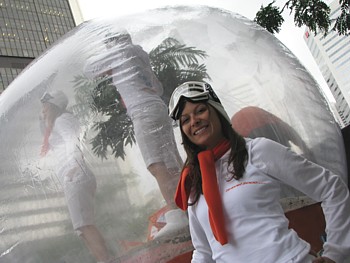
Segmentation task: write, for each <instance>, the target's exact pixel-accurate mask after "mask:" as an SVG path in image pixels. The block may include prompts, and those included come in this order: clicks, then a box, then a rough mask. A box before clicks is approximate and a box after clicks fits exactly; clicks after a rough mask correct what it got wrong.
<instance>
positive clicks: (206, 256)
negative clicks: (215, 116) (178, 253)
mask: <svg viewBox="0 0 350 263" xmlns="http://www.w3.org/2000/svg"><path fill="white" fill-rule="evenodd" d="M247 150H248V153H249V159H248V163H247V166H246V171H245V173H244V176H243V178H242V179H240V180H239V181H237V180H234V179H233V180H231V181H229V182H227V181H226V180H225V176H227V175H228V172H227V160H228V157H229V152H228V153H226V154H225V155H224V156H223V157H222V158H221V159H220V160H218V161H217V162H216V164H215V165H216V173H217V177H218V184H219V190H220V193H221V196H222V200H223V206H224V213H225V219H226V230H227V232H228V239H229V243H228V244H226V245H224V246H221V245H220V243H219V242H217V241H216V239H215V238H214V236H213V233H212V230H211V228H210V224H209V219H208V208H207V204H206V202H205V199H204V197H203V195H202V196H201V197H200V199H199V201H198V203H197V204H196V205H194V206H190V207H189V219H190V231H191V236H192V242H193V245H194V247H195V251H194V253H193V260H192V262H198V263H199V262H200V263H203V262H205V263H207V262H218V263H231V262H237V263H245V262H247V263H255V262H256V263H258V262H259V263H261V262H266V263H272V262H273V263H278V262H281V263H282V262H288V260H290V259H291V258H294V257H295V256H296V255H298V254H302V253H304V254H307V253H308V252H309V250H310V245H309V244H308V243H306V242H305V241H303V240H301V239H300V238H299V237H298V236H297V234H296V233H295V232H294V230H291V229H288V220H287V219H286V218H285V216H284V211H283V209H282V207H281V205H280V202H279V200H280V194H281V190H280V185H281V184H288V185H290V186H293V187H295V188H296V189H298V190H300V191H302V192H303V193H305V194H306V195H308V196H310V197H311V198H312V199H314V200H315V201H318V202H321V201H322V207H323V210H324V214H325V218H326V223H327V229H326V231H327V242H326V243H325V244H324V254H323V255H324V256H326V257H329V258H331V259H333V260H334V261H335V262H337V263H340V262H342V261H343V260H344V258H345V257H346V256H349V255H350V220H349V214H350V199H349V191H348V189H347V186H346V184H345V183H344V182H343V181H342V180H341V178H340V177H339V176H337V175H335V174H332V173H331V172H330V171H328V170H326V169H324V168H322V167H320V166H318V165H316V164H314V163H311V162H309V161H307V160H306V159H304V158H303V157H302V156H300V155H297V154H295V153H294V152H292V151H291V150H289V149H288V148H285V147H283V146H282V145H280V144H278V143H275V142H273V141H270V140H267V139H264V138H257V139H254V140H247Z"/></svg>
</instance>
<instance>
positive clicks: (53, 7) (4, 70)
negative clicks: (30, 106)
mask: <svg viewBox="0 0 350 263" xmlns="http://www.w3.org/2000/svg"><path fill="white" fill-rule="evenodd" d="M73 12H74V13H73ZM81 22H82V16H81V12H80V11H79V5H78V3H77V2H76V0H0V25H1V28H0V93H1V92H2V91H3V90H4V89H6V87H7V86H8V85H9V84H10V83H11V82H12V81H13V79H14V78H15V77H16V76H17V75H18V74H19V73H20V72H21V71H22V70H23V68H25V67H26V66H27V65H28V64H29V63H30V62H31V61H32V60H33V59H35V58H36V57H38V56H39V55H40V54H41V53H42V52H43V51H44V50H46V49H47V48H48V47H50V45H51V44H53V43H54V42H55V41H56V40H57V39H58V38H60V37H61V36H62V35H64V34H65V33H66V32H68V31H70V30H71V29H72V28H74V27H75V26H76V25H77V24H79V23H81Z"/></svg>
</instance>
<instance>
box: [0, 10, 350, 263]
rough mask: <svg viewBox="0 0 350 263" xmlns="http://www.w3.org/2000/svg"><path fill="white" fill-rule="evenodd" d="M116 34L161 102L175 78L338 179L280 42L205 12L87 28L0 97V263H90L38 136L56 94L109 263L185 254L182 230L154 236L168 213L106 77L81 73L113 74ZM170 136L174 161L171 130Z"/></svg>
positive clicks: (319, 101) (341, 158)
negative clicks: (91, 193) (202, 89)
mask: <svg viewBox="0 0 350 263" xmlns="http://www.w3.org/2000/svg"><path fill="white" fill-rule="evenodd" d="M121 33H122V34H129V36H130V37H131V39H132V42H133V43H134V44H135V45H139V46H140V47H142V49H143V50H144V51H145V52H146V53H148V54H149V59H150V63H151V65H152V68H153V70H154V72H155V73H156V74H155V75H156V76H157V78H158V79H159V80H160V82H161V83H162V86H163V93H161V91H160V90H158V92H159V96H160V98H161V99H162V100H163V101H165V103H168V100H169V97H170V94H171V92H172V91H173V89H174V88H175V87H176V86H177V85H178V84H180V83H181V82H182V81H184V80H187V79H186V78H185V77H186V76H187V77H193V78H195V79H203V80H204V81H207V82H209V83H210V84H211V85H212V87H213V88H214V90H215V91H216V93H217V95H218V96H219V98H220V99H221V102H222V104H223V105H224V107H225V109H226V110H227V112H228V114H229V116H230V117H231V118H232V124H233V126H234V127H235V128H236V129H237V130H238V131H239V132H240V133H241V134H242V135H244V136H247V137H256V136H265V137H269V138H271V139H274V140H276V141H279V142H280V143H282V144H284V145H287V146H290V147H292V149H294V150H295V151H297V152H299V153H301V154H304V155H305V156H306V157H307V158H309V159H311V160H312V161H314V162H316V163H318V164H321V165H323V166H325V167H327V168H329V169H330V170H332V171H334V172H336V173H338V174H340V175H341V176H342V177H343V178H344V180H345V181H346V178H347V177H346V164H345V152H344V145H343V140H342V137H341V133H340V129H339V127H338V125H337V124H336V122H335V120H334V118H333V116H332V114H331V112H330V110H329V107H328V104H327V103H326V100H325V98H324V96H323V94H322V92H321V91H320V89H319V86H318V85H317V83H316V82H315V80H314V79H313V78H312V76H311V75H310V74H309V72H307V70H306V69H305V68H304V67H303V66H302V65H301V64H300V62H299V61H298V60H297V59H296V58H295V56H294V55H293V54H292V53H291V52H290V51H289V50H288V49H287V48H286V47H285V46H284V45H283V44H282V43H281V42H279V41H278V40H277V39H276V38H275V37H274V36H273V35H271V34H270V33H268V32H267V31H265V30H264V29H262V28H261V27H259V26H257V25H256V24H255V23H253V22H252V21H250V20H248V19H246V18H244V17H242V16H240V15H238V14H235V13H230V12H228V11H224V10H221V9H216V8H210V7H205V6H199V7H185V6H180V7H165V8H161V9H155V10H150V11H147V12H145V13H139V14H135V15H130V16H125V17H119V18H109V19H96V20H91V21H88V22H85V23H83V24H81V25H80V26H78V27H77V28H75V29H74V30H72V31H71V32H69V33H68V34H66V35H65V36H64V37H63V38H62V39H61V40H59V41H58V42H57V43H55V44H54V45H53V46H52V47H51V48H50V49H49V50H47V51H46V52H45V53H44V54H43V55H42V56H40V57H39V58H37V59H36V60H34V61H33V63H31V64H30V65H29V66H28V67H27V68H26V69H25V70H24V71H23V72H22V73H21V74H20V76H18V78H16V79H15V80H14V81H13V82H12V83H11V85H10V86H9V87H8V88H7V89H6V90H5V92H3V94H1V96H0V127H1V129H0V160H1V169H0V176H1V182H2V183H1V191H0V201H1V214H0V233H1V239H0V262H21V263H25V262H33V263H34V262H35V263H48V262H50V263H52V262H62V263H63V262H66V263H70V262H74V263H77V262H96V259H94V257H93V255H92V253H91V251H89V249H88V248H87V247H86V246H84V243H83V242H82V241H81V239H79V238H78V236H77V235H76V232H77V231H74V229H73V226H72V222H71V218H70V217H71V213H70V211H69V209H68V208H67V204H66V192H65V189H64V187H63V186H62V185H64V182H63V180H62V178H59V174H60V173H62V171H61V170H59V169H58V170H57V168H56V167H62V166H64V167H65V169H68V168H67V167H68V166H69V165H70V164H67V165H66V164H65V165H63V162H65V161H64V160H63V159H62V158H60V157H57V156H56V155H55V154H54V153H53V151H51V149H50V144H52V142H50V141H49V140H48V137H49V136H48V135H47V134H46V132H48V129H47V128H46V129H45V127H43V121H42V114H43V107H42V106H43V102H44V98H45V95H47V94H49V95H50V96H51V95H52V94H58V93H59V92H62V93H63V94H64V95H63V97H62V98H58V99H57V100H55V103H56V105H58V106H59V107H63V108H64V109H65V110H67V111H68V112H71V113H72V115H74V118H75V119H77V120H78V123H79V133H77V134H78V136H77V137H76V138H73V139H72V141H71V144H70V146H65V147H71V146H74V147H75V146H79V147H75V148H74V147H73V148H74V150H73V152H74V151H76V150H77V149H79V151H80V153H81V154H82V156H83V157H82V159H83V161H82V162H84V165H86V167H87V168H86V169H89V171H91V174H92V176H94V178H95V180H96V184H97V187H96V192H95V199H94V200H93V202H94V204H95V206H94V214H95V218H94V222H95V225H96V226H97V228H98V229H99V231H100V233H101V235H102V236H103V238H104V240H105V242H106V245H107V247H108V250H109V253H110V255H111V257H113V258H114V260H113V262H169V261H170V260H176V259H175V258H176V257H178V256H181V255H183V254H185V253H186V252H188V251H191V250H192V246H191V241H190V237H189V233H188V231H182V232H177V233H176V234H172V235H169V236H167V237H163V238H159V239H157V238H155V234H154V233H157V232H158V231H160V229H161V228H162V226H163V225H164V220H165V219H164V218H163V217H164V215H165V212H166V211H167V209H168V208H167V206H166V202H165V201H164V198H163V197H162V194H161V192H160V190H159V188H158V184H157V182H156V180H155V178H154V177H153V176H152V174H151V172H150V171H149V170H148V169H147V167H146V165H145V162H144V161H143V158H142V155H141V152H140V147H139V142H138V140H137V138H136V139H135V134H134V131H133V128H134V127H133V124H132V122H131V120H130V118H129V116H128V115H127V109H126V108H127V107H126V106H125V105H124V103H123V94H122V92H120V93H116V89H115V87H114V86H113V81H112V80H111V79H108V77H106V76H105V77H101V75H99V74H96V75H95V77H92V78H91V74H90V75H89V74H88V73H89V70H88V69H89V66H87V63H90V64H89V65H90V69H91V68H93V70H92V71H94V72H95V73H96V72H98V70H100V68H99V66H96V65H94V63H95V62H96V61H97V62H98V61H100V62H101V63H100V64H99V65H100V66H101V65H103V62H102V60H105V61H108V60H109V61H113V63H116V64H118V61H119V60H118V59H119V57H118V54H114V53H108V52H107V48H106V46H107V44H108V43H107V42H108V41H106V40H108V39H110V38H111V36H112V37H114V36H116V35H120V34H121ZM107 64H108V63H107ZM110 64H111V63H110ZM94 66H96V67H95V68H94ZM115 66H116V65H115ZM116 67H117V66H116ZM131 67H132V66H130V68H128V67H124V68H122V69H121V70H120V72H125V71H128V70H130V69H131ZM133 70H136V71H137V70H139V71H143V70H145V69H144V68H142V66H141V67H140V68H136V69H134V68H133ZM191 72H192V73H193V72H194V73H193V75H191V74H192V73H191ZM90 73H91V71H90ZM148 73H149V72H148ZM148 73H147V74H148ZM115 74H118V73H115ZM123 74H124V73H123ZM186 74H187V75H186ZM97 75H98V77H96V76H97ZM122 80H123V81H127V78H126V77H125V78H124V79H122ZM116 86H118V85H116ZM136 86H137V85H136V84H130V90H131V91H133V92H134V90H133V89H134V88H135V87H136ZM134 93H135V92H134ZM128 94H129V93H127V94H126V96H128ZM140 94H141V93H140ZM135 96H136V97H140V98H143V99H144V97H143V96H141V95H140V96H138V94H137V93H136V95H135ZM56 98H57V97H56ZM49 102H50V98H49ZM51 102H52V100H51ZM126 102H127V100H126ZM52 103H53V102H52ZM133 106H135V105H133ZM136 106H137V103H136ZM116 109H117V110H116ZM143 111H146V112H147V108H144V109H143ZM111 116H112V117H111ZM112 118H115V119H113V121H112V120H111V119H112ZM55 125H56V126H57V123H56V124H55ZM44 126H45V124H44ZM74 127H75V126H74ZM51 128H52V127H51ZM54 128H55V126H53V129H54ZM68 128H72V126H69V125H68ZM68 128H67V129H68ZM159 128H161V127H159ZM154 130H157V127H154ZM173 131H174V134H175V138H176V142H177V148H178V151H179V154H180V155H181V157H182V159H184V152H183V149H182V146H181V139H180V136H179V131H178V128H177V127H176V125H175V126H174V129H173ZM149 132H152V131H149ZM49 133H50V131H49ZM45 147H47V148H46V152H45V153H44V154H43V150H42V149H43V148H45ZM164 147H167V142H164ZM63 150H64V149H63ZM176 155H177V154H176V153H173V155H172V156H170V157H171V158H176ZM70 157H71V156H70ZM70 157H67V158H70ZM180 168H181V166H180V165H179V166H178V169H180ZM57 171H58V172H57ZM170 187H172V188H175V187H176V180H173V181H171V184H170ZM283 194H284V195H283V198H287V200H298V198H299V197H300V196H302V195H301V194H300V193H298V192H296V191H294V190H292V189H289V188H286V189H285V190H284V192H283ZM304 204H305V203H304ZM175 262H176V261H175ZM177 262H180V261H177Z"/></svg>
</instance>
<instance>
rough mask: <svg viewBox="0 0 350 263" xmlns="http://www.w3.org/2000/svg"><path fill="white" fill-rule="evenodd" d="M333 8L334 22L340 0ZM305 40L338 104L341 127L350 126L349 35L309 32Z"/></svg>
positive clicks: (333, 2) (334, 3)
mask: <svg viewBox="0 0 350 263" xmlns="http://www.w3.org/2000/svg"><path fill="white" fill-rule="evenodd" d="M330 7H331V14H330V18H331V19H332V20H333V21H334V20H335V19H336V18H337V17H338V16H339V15H340V12H341V9H340V5H339V2H338V0H335V1H332V2H331V4H330ZM304 40H305V42H306V44H307V46H308V48H309V49H310V52H311V54H312V55H313V57H314V58H315V61H316V63H317V65H318V67H319V69H320V71H321V73H322V75H323V77H324V79H325V80H326V82H327V84H328V87H329V89H330V91H331V92H332V94H333V97H334V99H335V101H336V103H335V107H336V110H337V112H338V116H337V117H338V122H339V124H340V127H341V128H343V127H345V126H348V125H350V107H349V105H350V74H349V72H350V36H345V35H339V34H338V32H337V31H332V30H331V31H330V32H328V34H327V35H326V36H324V35H323V34H322V33H320V34H314V33H312V32H310V31H309V30H308V29H306V32H305V36H304Z"/></svg>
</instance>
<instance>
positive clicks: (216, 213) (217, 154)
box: [175, 140, 230, 245]
mask: <svg viewBox="0 0 350 263" xmlns="http://www.w3.org/2000/svg"><path fill="white" fill-rule="evenodd" d="M229 149H230V142H229V141H228V140H223V141H222V142H220V143H219V144H218V145H216V146H215V147H214V148H213V149H212V150H206V151H202V152H200V153H199V154H198V161H199V167H200V171H201V175H202V189H203V195H204V198H205V200H206V202H207V205H208V210H209V222H210V226H211V229H212V231H213V234H214V236H215V238H216V240H217V241H219V242H220V244H221V245H225V244H226V243H227V233H226V229H225V218H224V211H223V207H222V201H221V196H220V192H219V188H218V183H217V177H216V170H215V162H216V160H218V159H220V158H221V157H222V156H223V155H224V154H225V153H226V152H227V151H228V150H229ZM189 174H190V168H189V167H185V168H184V170H183V171H182V173H181V177H180V180H179V183H178V186H177V189H176V193H175V203H176V204H177V206H178V207H179V208H181V209H182V210H187V207H188V198H189V195H190V192H191V185H190V183H189V182H186V179H187V176H188V175H189ZM187 181H188V180H187Z"/></svg>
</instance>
